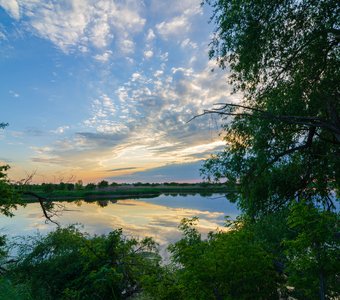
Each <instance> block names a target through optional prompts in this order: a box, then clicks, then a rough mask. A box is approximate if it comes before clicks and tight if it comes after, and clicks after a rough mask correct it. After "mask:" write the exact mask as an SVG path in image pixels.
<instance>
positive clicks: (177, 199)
mask: <svg viewBox="0 0 340 300" xmlns="http://www.w3.org/2000/svg"><path fill="white" fill-rule="evenodd" d="M61 203H62V204H63V205H65V208H66V210H65V211H63V212H62V214H61V215H60V216H58V217H56V218H55V220H56V221H58V222H59V223H60V224H61V225H63V226H66V225H69V224H74V223H81V224H83V229H82V230H83V231H86V232H88V233H90V234H103V233H108V232H110V231H111V230H113V229H117V228H123V232H124V233H125V235H127V236H133V237H137V238H143V237H145V236H151V237H153V238H154V239H155V240H156V241H157V242H158V243H159V244H160V245H161V246H163V247H165V246H166V245H168V244H169V243H171V242H174V241H176V240H178V239H179V238H180V237H181V234H180V232H179V230H178V228H177V227H178V225H179V223H180V221H181V219H183V218H190V217H193V216H197V217H199V220H200V221H199V225H198V229H199V231H200V232H201V233H202V234H203V235H205V234H207V233H208V232H209V231H212V230H215V229H217V228H222V227H223V224H224V217H225V216H226V215H228V216H230V217H232V218H235V217H236V216H237V215H238V214H239V211H238V210H237V208H236V205H235V204H232V203H230V202H229V201H228V200H227V199H226V198H225V197H224V196H223V195H219V194H214V195H212V196H209V197H203V196H200V195H187V196H172V195H170V196H168V195H161V196H158V197H156V198H143V199H124V200H100V201H97V202H91V203H89V202H85V201H82V200H81V201H78V202H66V201H65V202H61ZM55 227H56V226H55V225H54V224H51V223H49V224H46V223H45V219H44V218H43V216H42V211H41V209H40V206H39V204H38V203H32V204H28V205H27V206H26V207H25V208H19V209H18V210H17V211H15V217H13V218H7V217H4V216H1V217H0V234H6V235H7V236H8V237H14V236H25V235H31V234H34V233H36V232H37V231H38V232H40V233H42V234H44V233H47V232H48V231H51V230H53V229H54V228H55Z"/></svg>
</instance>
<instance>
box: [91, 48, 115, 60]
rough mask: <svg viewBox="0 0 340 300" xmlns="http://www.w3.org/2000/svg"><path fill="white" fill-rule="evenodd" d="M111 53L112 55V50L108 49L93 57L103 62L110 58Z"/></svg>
mask: <svg viewBox="0 0 340 300" xmlns="http://www.w3.org/2000/svg"><path fill="white" fill-rule="evenodd" d="M111 55H112V51H110V50H108V51H105V52H104V53H102V54H97V55H95V56H94V59H96V60H98V61H100V62H103V63H104V62H107V61H108V60H109V59H110V57H111Z"/></svg>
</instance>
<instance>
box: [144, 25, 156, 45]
mask: <svg viewBox="0 0 340 300" xmlns="http://www.w3.org/2000/svg"><path fill="white" fill-rule="evenodd" d="M155 37H156V35H155V33H154V31H153V30H152V29H151V28H150V29H149V30H148V33H147V35H146V40H147V41H148V42H151V41H152V40H154V39H155Z"/></svg>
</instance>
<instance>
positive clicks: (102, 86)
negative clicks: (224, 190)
mask: <svg viewBox="0 0 340 300" xmlns="http://www.w3.org/2000/svg"><path fill="white" fill-rule="evenodd" d="M200 2H201V1H200V0H180V1H177V0H172V1H160V0H149V1H147V0H145V1H137V0H135V1H130V0H118V1H109V0H98V1H94V0H93V1H91V0H68V1H49V0H47V1H37V0H0V101H1V110H0V121H3V122H8V123H9V124H10V126H9V127H8V128H6V130H2V131H1V132H0V147H1V153H0V161H1V162H3V163H9V164H10V165H11V166H12V170H11V176H12V177H13V178H14V179H20V178H23V177H25V176H26V175H25V174H27V173H31V172H33V171H35V172H36V175H35V180H36V181H57V182H58V181H59V180H66V179H67V178H70V177H71V176H73V178H76V179H83V180H84V181H85V182H89V181H97V180H100V179H102V178H113V177H115V178H119V180H120V181H129V180H130V181H133V178H141V177H142V178H144V179H145V180H144V181H156V179H155V178H168V180H167V181H176V180H180V181H192V180H199V174H198V171H197V170H198V167H197V166H198V165H199V164H201V161H202V159H205V158H207V157H208V156H209V155H210V153H213V152H214V151H218V150H221V149H222V147H223V142H222V141H221V137H220V136H219V135H218V132H219V129H218V128H219V125H220V124H219V121H218V120H216V119H212V118H210V117H204V118H200V119H196V120H194V121H192V122H190V123H187V121H188V120H189V119H190V118H192V117H193V116H195V115H196V114H198V113H201V112H202V111H203V109H205V108H210V107H211V106H212V104H214V103H218V102H225V101H237V97H236V96H231V95H230V92H231V88H230V86H229V85H228V84H227V72H226V71H221V70H219V69H218V68H216V66H215V63H214V62H213V61H209V59H208V44H209V42H210V39H211V35H212V32H213V24H208V21H209V18H210V15H211V11H210V10H209V7H207V6H203V7H201V6H200ZM212 68H215V72H211V69H212ZM193 166H194V167H193ZM176 168H177V170H178V171H177V172H176V171H175V170H176ZM185 170H186V171H185ZM190 170H196V171H193V172H192V175H191V174H190ZM155 172H156V173H157V172H158V173H159V174H158V173H157V174H155ZM184 174H186V175H185V176H184ZM138 181H142V180H138Z"/></svg>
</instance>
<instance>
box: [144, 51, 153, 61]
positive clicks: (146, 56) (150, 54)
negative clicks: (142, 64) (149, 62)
mask: <svg viewBox="0 0 340 300" xmlns="http://www.w3.org/2000/svg"><path fill="white" fill-rule="evenodd" d="M144 56H145V58H147V59H149V58H151V57H152V56H153V52H152V51H151V50H147V51H144Z"/></svg>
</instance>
